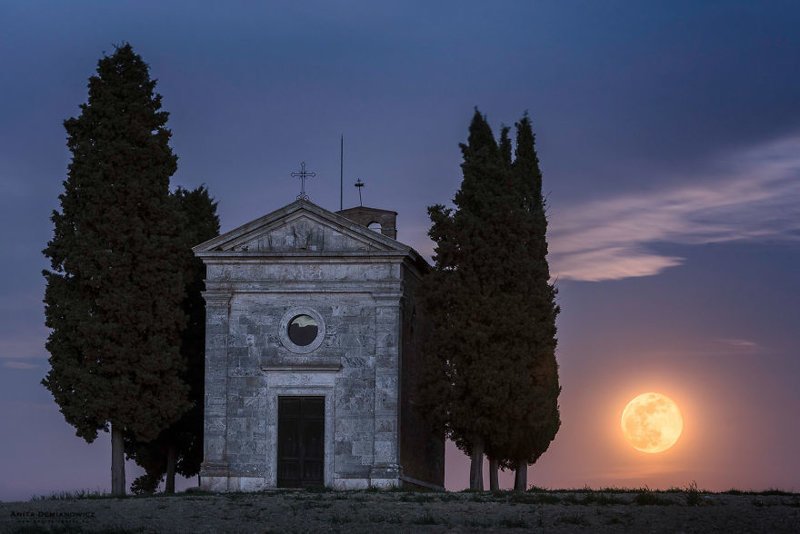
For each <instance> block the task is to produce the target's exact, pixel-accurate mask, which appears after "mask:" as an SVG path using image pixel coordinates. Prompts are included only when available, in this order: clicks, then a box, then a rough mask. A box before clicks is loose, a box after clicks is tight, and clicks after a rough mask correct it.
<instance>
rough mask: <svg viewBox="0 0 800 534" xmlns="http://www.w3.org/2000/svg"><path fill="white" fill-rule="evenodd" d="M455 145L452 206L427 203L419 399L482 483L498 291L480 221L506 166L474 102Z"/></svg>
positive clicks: (473, 483) (476, 483)
mask: <svg viewBox="0 0 800 534" xmlns="http://www.w3.org/2000/svg"><path fill="white" fill-rule="evenodd" d="M461 151H462V154H463V158H464V161H463V163H462V165H461V169H462V172H463V177H464V178H463V181H462V184H461V188H460V189H459V191H458V192H457V193H456V195H455V198H454V204H455V206H456V209H455V210H452V209H449V208H445V207H444V206H442V205H436V206H432V207H430V208H429V209H428V212H429V215H430V217H431V221H432V226H431V229H430V231H429V235H430V237H431V239H432V240H433V241H434V243H435V244H436V248H435V255H434V263H435V265H434V269H433V270H432V272H431V273H430V274H429V275H428V276H427V277H426V278H425V281H424V288H423V291H422V305H423V306H424V307H425V309H426V311H427V313H428V317H431V328H430V331H429V336H428V339H427V341H426V343H425V344H424V349H423V350H424V353H425V355H426V365H425V370H424V379H423V381H422V385H421V388H420V391H419V402H418V404H419V405H420V406H421V407H422V408H423V411H424V413H426V415H427V417H429V419H430V420H431V422H432V423H433V424H435V425H437V426H438V427H439V428H442V429H444V430H445V431H446V432H447V434H448V435H449V437H450V438H451V439H453V440H454V441H455V443H456V445H457V446H458V447H459V448H460V449H461V450H462V451H464V452H465V453H467V454H469V455H470V457H471V460H472V466H471V472H470V488H471V489H475V490H482V489H483V455H484V452H485V450H486V446H487V440H488V437H489V436H490V434H491V432H492V430H493V422H492V421H491V416H490V413H491V404H492V399H491V394H492V389H493V388H492V384H491V382H490V381H488V380H486V374H485V370H486V368H487V367H491V357H492V353H493V352H494V349H493V348H492V345H493V343H494V341H493V340H492V339H491V330H490V329H489V328H487V325H486V323H485V320H486V317H487V315H489V314H491V313H492V312H491V310H492V308H493V300H494V299H495V298H496V295H493V291H492V290H493V287H492V286H493V282H492V280H491V278H492V277H493V276H494V275H495V274H496V273H497V268H496V267H497V265H496V259H495V258H492V257H491V255H492V253H493V250H492V249H493V247H492V245H491V243H492V242H493V241H494V240H495V239H496V236H495V235H493V232H494V229H493V228H492V227H491V226H487V224H486V222H487V220H488V219H490V218H491V216H492V214H493V213H494V211H495V209H496V207H497V206H496V202H495V199H496V197H497V195H495V194H493V190H495V189H497V188H498V187H500V186H501V184H500V183H499V182H498V179H500V180H502V179H503V178H504V177H505V175H506V173H505V172H504V164H503V158H502V156H501V151H500V148H499V147H498V145H497V142H496V141H495V139H494V135H493V134H492V131H491V128H490V127H489V125H488V123H487V122H486V119H485V118H484V117H483V116H482V115H481V114H480V112H479V111H477V110H476V111H475V114H474V116H473V118H472V122H471V124H470V128H469V137H468V141H467V144H462V145H461Z"/></svg>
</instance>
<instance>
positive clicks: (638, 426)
mask: <svg viewBox="0 0 800 534" xmlns="http://www.w3.org/2000/svg"><path fill="white" fill-rule="evenodd" d="M621 422H622V433H623V434H624V435H625V438H626V439H627V440H628V441H629V442H630V444H631V445H633V448H634V449H636V450H639V451H642V452H649V453H655V452H662V451H665V450H667V449H669V448H670V447H672V446H673V445H675V442H677V441H678V438H679V437H680V436H681V432H682V431H683V417H681V412H680V410H678V405H677V404H675V403H674V402H673V401H672V399H670V398H669V397H667V396H666V395H662V394H660V393H652V392H650V393H642V394H641V395H639V396H638V397H636V398H635V399H633V400H632V401H630V402H629V403H628V405H627V406H625V409H624V410H623V411H622V421H621Z"/></svg>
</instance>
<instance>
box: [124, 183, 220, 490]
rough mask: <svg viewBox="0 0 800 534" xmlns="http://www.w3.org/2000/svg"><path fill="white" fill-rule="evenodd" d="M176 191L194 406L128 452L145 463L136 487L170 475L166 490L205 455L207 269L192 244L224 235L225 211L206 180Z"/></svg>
mask: <svg viewBox="0 0 800 534" xmlns="http://www.w3.org/2000/svg"><path fill="white" fill-rule="evenodd" d="M172 196H173V200H174V201H175V209H176V210H177V211H178V213H179V214H180V215H181V218H182V226H181V227H182V229H183V231H182V236H183V240H184V245H183V250H184V254H183V257H182V258H180V259H179V260H178V261H179V262H180V264H181V266H182V267H183V269H185V279H186V297H185V298H184V300H183V311H184V313H186V316H187V318H188V321H187V323H186V327H185V328H184V330H183V334H182V336H181V356H182V357H183V359H184V362H185V371H184V372H183V374H182V378H183V380H184V381H185V382H186V383H187V384H188V385H189V387H190V393H189V399H190V400H191V402H192V407H191V409H189V411H187V412H186V413H185V414H183V416H182V417H181V418H180V419H179V420H178V421H177V422H176V423H175V424H173V425H172V426H170V427H169V428H167V429H165V430H164V431H163V432H161V434H159V436H158V438H156V439H155V440H152V441H149V442H141V441H137V440H136V439H135V437H134V436H132V435H129V436H126V437H127V439H126V443H125V451H126V453H127V454H128V456H129V457H131V458H132V459H134V460H135V461H136V463H138V464H139V465H140V466H141V467H143V468H144V469H145V474H143V475H142V476H140V477H138V478H137V479H136V480H134V482H133V484H132V486H131V490H132V491H133V492H134V493H153V492H154V491H155V490H156V488H157V487H158V485H159V483H160V482H161V480H162V479H164V477H165V476H166V482H165V486H164V491H165V493H174V491H175V473H176V472H177V473H179V474H181V475H183V476H185V477H190V476H194V475H196V474H197V473H199V472H200V463H201V462H202V461H203V398H204V395H203V393H204V376H205V331H206V307H205V301H204V300H203V296H202V292H203V290H204V289H205V282H204V280H205V272H206V269H205V265H204V264H203V262H202V260H200V259H199V258H196V257H195V256H194V254H192V250H191V248H192V247H193V246H195V245H198V244H200V243H202V242H203V241H207V240H209V239H211V238H213V237H216V236H218V235H219V217H218V216H217V203H216V202H215V201H214V200H213V199H212V198H211V196H210V195H209V194H208V189H206V188H205V187H203V186H201V187H198V188H197V189H193V190H191V191H188V190H186V189H183V188H180V187H179V188H178V189H177V190H176V191H175V193H174V194H173V195H172Z"/></svg>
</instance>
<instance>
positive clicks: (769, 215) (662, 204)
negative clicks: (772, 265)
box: [549, 136, 800, 282]
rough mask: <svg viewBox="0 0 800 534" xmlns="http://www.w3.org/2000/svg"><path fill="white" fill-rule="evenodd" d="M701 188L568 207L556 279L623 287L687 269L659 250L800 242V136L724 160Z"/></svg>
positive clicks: (556, 229)
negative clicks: (641, 278) (665, 245)
mask: <svg viewBox="0 0 800 534" xmlns="http://www.w3.org/2000/svg"><path fill="white" fill-rule="evenodd" d="M692 182H693V185H681V186H678V187H675V188H672V189H665V190H661V191H655V192H646V193H638V194H626V195H621V196H617V197H612V198H606V199H601V200H596V201H590V202H585V203H583V204H578V205H572V206H564V207H563V208H561V209H560V210H558V211H557V212H555V213H554V214H553V216H552V225H551V233H550V239H549V241H550V256H549V260H550V263H551V266H552V272H553V273H554V275H556V276H558V278H559V279H561V280H583V281H593V282H594V281H601V280H620V279H623V278H631V277H637V276H652V275H656V274H658V273H660V272H662V271H664V270H665V269H668V268H670V267H674V266H677V265H681V264H682V263H683V262H684V261H685V260H684V258H681V257H676V256H667V255H663V254H659V253H658V252H656V251H654V250H652V249H651V248H650V246H651V245H653V244H656V243H676V244H688V245H696V244H705V243H724V242H730V241H753V240H763V239H781V240H798V239H800V136H794V137H789V138H784V139H781V140H778V141H775V142H772V143H768V144H765V145H761V146H758V147H756V148H753V149H751V150H748V151H745V152H744V153H743V154H741V155H737V156H729V157H726V158H720V159H719V160H718V161H717V162H715V165H714V167H713V170H712V171H710V172H709V173H707V174H705V175H702V176H695V177H693V180H692Z"/></svg>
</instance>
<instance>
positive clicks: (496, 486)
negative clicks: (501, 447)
mask: <svg viewBox="0 0 800 534" xmlns="http://www.w3.org/2000/svg"><path fill="white" fill-rule="evenodd" d="M499 468H500V466H499V465H498V462H497V460H495V459H494V458H489V489H490V490H491V491H500V481H499V480H498V479H497V470H498V469H499Z"/></svg>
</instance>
